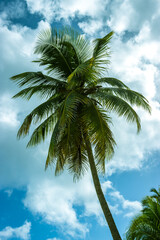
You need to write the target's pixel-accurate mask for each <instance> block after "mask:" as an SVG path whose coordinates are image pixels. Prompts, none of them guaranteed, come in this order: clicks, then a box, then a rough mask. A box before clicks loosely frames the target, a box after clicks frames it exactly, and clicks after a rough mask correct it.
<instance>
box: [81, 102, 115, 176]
mask: <svg viewBox="0 0 160 240" xmlns="http://www.w3.org/2000/svg"><path fill="white" fill-rule="evenodd" d="M83 122H84V126H86V127H85V128H86V130H87V132H88V135H89V138H90V141H91V143H92V144H93V145H94V149H95V156H96V159H97V160H98V164H99V165H100V166H101V169H102V171H103V172H105V158H108V159H109V158H110V157H111V156H112V155H113V153H114V145H115V140H114V138H113V134H112V132H111V130H110V127H109V125H108V124H109V123H110V118H109V117H108V116H107V115H106V114H105V111H104V110H103V109H101V108H99V107H98V106H96V105H94V104H93V103H91V104H89V105H88V106H87V107H86V109H84V116H83Z"/></svg>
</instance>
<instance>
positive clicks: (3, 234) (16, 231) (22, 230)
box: [0, 221, 31, 240]
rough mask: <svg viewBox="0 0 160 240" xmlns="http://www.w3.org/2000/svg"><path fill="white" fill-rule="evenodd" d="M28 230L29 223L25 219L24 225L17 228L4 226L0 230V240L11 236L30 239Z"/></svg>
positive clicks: (29, 227)
mask: <svg viewBox="0 0 160 240" xmlns="http://www.w3.org/2000/svg"><path fill="white" fill-rule="evenodd" d="M30 230H31V223H30V222H28V221H25V223H24V225H22V226H21V227H17V228H12V227H6V228H4V229H3V230H2V231H0V240H7V239H11V238H20V239H22V240H29V239H30Z"/></svg>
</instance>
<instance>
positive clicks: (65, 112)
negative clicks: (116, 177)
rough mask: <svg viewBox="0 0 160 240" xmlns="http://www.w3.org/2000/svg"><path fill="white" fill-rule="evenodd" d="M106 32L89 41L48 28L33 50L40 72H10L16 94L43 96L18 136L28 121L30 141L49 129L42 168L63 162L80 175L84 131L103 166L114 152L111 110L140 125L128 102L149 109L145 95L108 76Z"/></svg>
mask: <svg viewBox="0 0 160 240" xmlns="http://www.w3.org/2000/svg"><path fill="white" fill-rule="evenodd" d="M112 35H113V32H110V33H109V34H107V35H106V36H104V37H103V38H97V39H95V40H94V41H93V42H90V41H89V40H86V39H85V38H84V36H83V35H81V34H79V33H77V32H75V31H74V30H71V29H63V30H59V31H57V30H52V29H47V30H45V31H43V32H41V33H40V35H39V37H38V40H37V43H36V47H35V53H36V54H38V56H39V58H38V60H36V61H34V62H38V63H39V65H40V66H44V67H45V72H46V74H43V73H42V72H25V73H22V74H18V75H16V76H13V77H12V78H11V79H12V80H13V81H15V82H16V83H17V84H18V86H19V87H23V90H21V91H20V92H19V93H17V94H16V95H15V96H14V98H17V97H23V98H26V99H28V100H29V99H30V98H31V97H32V96H33V95H35V94H37V95H39V96H40V97H41V98H43V99H44V102H43V103H42V104H40V105H39V106H38V107H36V108H35V109H34V110H33V111H32V112H31V113H30V114H29V115H28V116H27V117H26V118H25V119H24V122H23V124H22V126H21V127H20V129H19V131H18V137H21V136H25V135H27V134H28V133H29V129H30V126H31V123H39V126H38V127H37V128H36V129H35V130H34V132H33V134H32V135H31V138H30V141H29V142H28V146H34V145H37V144H39V143H40V142H41V141H44V140H45V138H46V137H47V136H48V134H50V135H51V139H50V146H49V150H48V156H47V160H46V168H47V167H48V165H50V164H55V166H56V170H55V173H56V174H58V173H60V172H61V171H63V169H64V167H65V166H66V167H67V168H68V170H69V171H71V172H73V173H74V177H76V178H78V177H79V176H81V174H82V173H83V172H84V171H85V170H86V169H87V167H88V160H87V152H86V147H85V141H84V136H85V137H87V138H88V139H89V140H90V142H91V144H92V146H93V147H94V153H95V159H96V164H97V169H98V170H100V171H102V172H104V171H105V159H106V158H107V159H109V158H110V157H111V156H112V155H113V153H114V146H115V140H114V137H113V134H112V131H111V129H110V123H111V118H110V116H109V114H110V112H111V111H114V112H116V113H117V114H118V116H123V117H125V118H126V120H127V121H129V122H134V123H136V125H137V131H138V132H139V131H140V129H141V124H140V118H139V116H138V115H137V113H136V112H135V110H134V109H133V108H132V105H135V106H138V107H142V108H143V109H145V110H147V111H148V112H150V106H149V104H148V101H147V100H146V98H145V97H144V96H143V95H141V94H140V93H138V92H136V91H133V90H131V89H130V88H129V87H127V86H126V85H125V84H124V83H123V82H122V81H120V80H118V79H116V78H112V77H106V76H105V73H106V70H107V68H108V64H109V56H110V51H109V42H110V39H111V37H112Z"/></svg>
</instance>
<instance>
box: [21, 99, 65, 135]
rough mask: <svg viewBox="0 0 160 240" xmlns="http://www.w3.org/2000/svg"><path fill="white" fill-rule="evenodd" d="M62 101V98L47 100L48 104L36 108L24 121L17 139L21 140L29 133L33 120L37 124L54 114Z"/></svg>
mask: <svg viewBox="0 0 160 240" xmlns="http://www.w3.org/2000/svg"><path fill="white" fill-rule="evenodd" d="M60 100H61V96H57V97H53V98H51V99H49V100H47V101H46V102H44V103H42V104H40V105H39V106H38V107H36V108H35V109H34V110H33V111H32V112H31V113H30V114H29V115H27V117H26V118H25V119H24V121H23V123H22V125H21V127H20V129H19V131H18V133H17V137H18V138H20V137H22V136H25V135H27V134H28V133H29V129H30V126H31V123H32V121H33V120H34V123H37V122H38V121H41V120H42V119H43V118H46V117H48V116H49V115H50V114H52V113H53V112H54V107H55V106H57V104H58V103H60Z"/></svg>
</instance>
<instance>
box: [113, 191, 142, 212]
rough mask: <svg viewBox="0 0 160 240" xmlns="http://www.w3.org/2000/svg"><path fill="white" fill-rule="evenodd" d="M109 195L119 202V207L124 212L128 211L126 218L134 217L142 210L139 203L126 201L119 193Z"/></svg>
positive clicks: (114, 192)
mask: <svg viewBox="0 0 160 240" xmlns="http://www.w3.org/2000/svg"><path fill="white" fill-rule="evenodd" d="M109 194H110V196H111V197H112V198H113V199H114V200H115V201H116V202H118V205H119V206H121V207H122V209H123V210H125V211H126V210H127V212H126V213H125V214H124V216H125V217H133V216H134V215H135V214H137V213H138V212H139V211H140V210H141V209H142V205H141V203H140V202H139V201H129V200H126V199H125V198H124V197H123V196H122V195H121V194H120V192H119V191H116V190H114V191H112V192H110V193H109Z"/></svg>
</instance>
